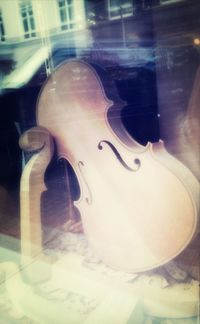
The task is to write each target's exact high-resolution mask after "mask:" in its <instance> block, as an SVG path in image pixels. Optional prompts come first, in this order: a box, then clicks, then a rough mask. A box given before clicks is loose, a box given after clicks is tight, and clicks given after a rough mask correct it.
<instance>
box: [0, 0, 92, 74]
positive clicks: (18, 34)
mask: <svg viewBox="0 0 200 324" xmlns="http://www.w3.org/2000/svg"><path fill="white" fill-rule="evenodd" d="M85 21H86V19H85V8H84V1H83V0H78V1H72V0H71V1H70V0H50V1H32V0H6V1H1V2H0V43H1V52H0V60H3V61H4V63H5V62H7V65H9V60H10V62H11V61H14V62H16V63H17V64H18V63H19V61H23V60H25V59H26V58H27V57H29V56H30V55H31V54H32V53H33V52H34V51H35V50H36V49H37V48H38V47H40V46H41V44H44V43H45V44H46V45H51V44H54V43H56V42H57V40H58V39H59V42H61V43H63V44H64V46H66V47H76V44H75V43H74V42H76V41H77V42H78V43H79V46H81V45H82V44H86V32H85V33H83V31H84V30H85ZM74 33H76V37H74ZM3 65H4V66H5V64H3ZM7 70H8V71H7ZM7 70H5V68H4V71H2V72H4V73H6V72H9V68H8V69H7Z"/></svg>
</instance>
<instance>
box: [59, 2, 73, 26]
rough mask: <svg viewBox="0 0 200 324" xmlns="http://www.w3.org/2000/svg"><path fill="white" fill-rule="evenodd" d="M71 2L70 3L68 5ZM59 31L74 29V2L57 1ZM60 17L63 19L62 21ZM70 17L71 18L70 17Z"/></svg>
mask: <svg viewBox="0 0 200 324" xmlns="http://www.w3.org/2000/svg"><path fill="white" fill-rule="evenodd" d="M69 1H71V3H69ZM57 4H58V13H59V17H60V28H61V31H67V30H72V29H74V28H75V19H74V17H75V16H74V0H57ZM62 15H63V17H64V19H62ZM70 16H71V17H70Z"/></svg>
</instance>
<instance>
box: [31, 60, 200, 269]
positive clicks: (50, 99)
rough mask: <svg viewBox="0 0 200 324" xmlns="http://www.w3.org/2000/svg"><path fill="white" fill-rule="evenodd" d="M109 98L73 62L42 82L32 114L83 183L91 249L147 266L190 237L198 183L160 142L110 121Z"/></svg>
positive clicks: (122, 262) (119, 262)
mask: <svg viewBox="0 0 200 324" xmlns="http://www.w3.org/2000/svg"><path fill="white" fill-rule="evenodd" d="M113 104H114V103H113V102H112V101H110V100H108V98H107V97H106V95H105V92H104V89H103V86H102V83H101V81H100V79H99V77H98V75H97V73H96V71H95V70H94V69H93V68H92V67H91V66H90V65H88V64H87V63H85V62H82V61H77V60H74V61H69V62H68V63H66V64H64V65H62V66H61V67H59V68H58V69H57V70H56V71H55V72H54V74H53V75H52V76H51V77H50V78H49V79H48V81H47V82H46V84H45V85H44V87H43V89H42V91H41V95H40V97H39V100H38V107H37V113H38V115H37V119H38V124H39V125H40V126H43V127H45V128H47V129H48V130H49V131H50V133H51V134H52V135H53V136H54V138H55V140H56V143H57V146H58V152H59V156H62V157H65V158H66V159H67V160H68V161H69V162H70V163H71V165H72V167H73V168H74V171H75V173H76V175H77V178H78V181H79V185H80V189H81V196H80V199H79V200H78V201H76V202H75V205H76V206H77V207H78V209H79V210H80V212H81V218H82V222H83V227H84V231H85V234H86V236H87V238H88V240H89V242H90V244H91V246H92V247H93V249H94V251H95V252H96V254H97V255H98V256H99V257H100V258H102V260H103V261H104V262H105V263H107V264H108V265H110V266H112V267H113V268H116V269H122V270H126V271H130V272H132V271H135V272H139V271H146V270H149V269H152V268H155V267H158V266H160V265H162V264H164V263H166V262H168V261H170V260H171V259H172V258H174V257H175V256H176V255H178V254H179V253H180V252H181V251H182V250H183V249H184V248H185V247H186V246H187V245H188V244H189V242H190V241H191V240H192V238H193V237H194V235H195V233H196V230H197V226H198V225H197V223H198V219H197V214H198V206H197V202H198V193H199V184H198V182H197V180H196V178H195V177H194V176H193V175H192V173H191V172H190V171H189V169H187V168H186V167H185V166H184V165H183V164H182V163H180V162H179V161H178V160H176V159H175V158H173V157H172V156H171V155H170V154H168V153H167V152H166V150H165V148H164V146H163V143H162V142H161V141H160V142H159V143H156V144H151V143H148V145H147V146H146V147H143V146H141V145H139V144H138V143H137V142H135V141H134V140H133V139H132V138H131V137H129V135H128V134H127V132H126V131H125V129H124V128H123V126H122V123H121V120H120V117H119V115H118V119H116V118H115V117H116V116H115V117H113V121H108V118H107V116H108V110H109V108H110V107H111V106H112V105H113ZM120 104H121V103H120V102H119V103H118V104H117V103H115V106H116V107H117V108H119V106H120ZM112 122H113V125H114V126H113V127H111V126H112V125H111V124H112ZM114 129H115V130H116V131H114ZM119 136H120V137H119ZM188 179H189V180H188Z"/></svg>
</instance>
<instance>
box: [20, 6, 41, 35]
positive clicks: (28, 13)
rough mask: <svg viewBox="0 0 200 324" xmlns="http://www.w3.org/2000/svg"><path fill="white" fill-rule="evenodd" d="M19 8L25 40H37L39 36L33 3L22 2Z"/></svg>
mask: <svg viewBox="0 0 200 324" xmlns="http://www.w3.org/2000/svg"><path fill="white" fill-rule="evenodd" d="M19 6H20V15H21V21H22V26H23V31H24V38H25V39H30V38H35V37H36V36H37V32H36V24H35V18H34V13H33V6H32V3H31V1H30V0H20V3H19Z"/></svg>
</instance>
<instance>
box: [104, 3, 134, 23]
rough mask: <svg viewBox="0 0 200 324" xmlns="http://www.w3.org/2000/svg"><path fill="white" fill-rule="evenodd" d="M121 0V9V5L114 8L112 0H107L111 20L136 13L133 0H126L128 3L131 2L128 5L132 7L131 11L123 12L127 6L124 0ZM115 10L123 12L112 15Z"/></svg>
mask: <svg viewBox="0 0 200 324" xmlns="http://www.w3.org/2000/svg"><path fill="white" fill-rule="evenodd" d="M120 1H121V9H120V6H116V7H114V8H116V9H114V8H112V6H111V2H112V0H107V8H108V17H109V20H114V19H120V18H125V17H131V16H133V14H134V6H133V0H126V1H127V3H128V2H130V5H128V6H127V8H131V12H127V13H123V9H125V8H126V4H125V3H124V0H119V2H120ZM114 11H116V12H119V11H121V12H120V14H117V15H114V16H112V15H111V13H112V12H114Z"/></svg>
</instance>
